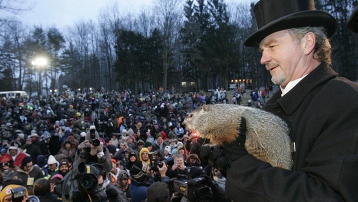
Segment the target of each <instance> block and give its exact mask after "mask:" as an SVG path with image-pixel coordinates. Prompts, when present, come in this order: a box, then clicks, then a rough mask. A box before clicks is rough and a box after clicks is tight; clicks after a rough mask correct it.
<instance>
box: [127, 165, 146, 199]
mask: <svg viewBox="0 0 358 202" xmlns="http://www.w3.org/2000/svg"><path fill="white" fill-rule="evenodd" d="M146 171H147V166H146V164H143V163H142V162H141V161H137V162H136V163H135V164H134V165H133V166H132V168H131V170H130V174H131V184H130V185H129V190H130V193H131V196H132V201H133V202H141V201H144V200H145V199H146V197H147V189H148V187H149V186H150V184H149V183H148V182H147V180H148V177H147V173H146Z"/></svg>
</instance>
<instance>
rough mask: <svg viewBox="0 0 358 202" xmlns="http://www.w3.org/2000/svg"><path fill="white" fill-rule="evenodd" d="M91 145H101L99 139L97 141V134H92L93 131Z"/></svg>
mask: <svg viewBox="0 0 358 202" xmlns="http://www.w3.org/2000/svg"><path fill="white" fill-rule="evenodd" d="M90 138H91V139H90V141H89V142H90V143H91V144H92V145H93V146H95V147H97V146H99V145H100V143H101V142H100V141H99V139H97V138H96V133H95V132H94V133H92V132H91V131H90Z"/></svg>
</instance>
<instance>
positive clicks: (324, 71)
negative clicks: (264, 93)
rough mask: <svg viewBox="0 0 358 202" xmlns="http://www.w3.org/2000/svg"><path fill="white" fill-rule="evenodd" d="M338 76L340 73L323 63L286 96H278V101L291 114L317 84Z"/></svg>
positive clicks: (286, 112) (287, 113)
mask: <svg viewBox="0 0 358 202" xmlns="http://www.w3.org/2000/svg"><path fill="white" fill-rule="evenodd" d="M337 76H338V74H337V73H336V72H335V71H334V70H333V69H332V68H331V67H330V66H328V65H327V64H324V63H321V64H320V65H319V66H318V67H317V68H316V69H314V70H313V71H312V72H311V73H310V74H308V75H307V76H306V77H305V78H304V79H302V81H301V82H299V83H298V84H297V85H296V86H295V87H294V88H293V89H292V90H291V91H289V92H288V93H287V94H286V95H285V96H283V97H280V96H279V97H277V103H278V104H279V105H280V106H281V108H282V110H283V111H284V112H285V114H286V115H291V114H292V113H293V112H294V111H295V110H296V109H297V108H298V107H299V105H300V104H301V103H302V102H303V100H304V99H305V97H306V96H307V95H308V94H309V93H310V92H311V91H312V90H313V89H314V88H315V87H316V86H318V85H320V84H322V83H324V82H326V81H327V80H330V79H332V78H334V77H337ZM278 93H280V94H281V92H278ZM280 94H279V95H280Z"/></svg>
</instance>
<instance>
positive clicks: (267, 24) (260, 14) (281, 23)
mask: <svg viewBox="0 0 358 202" xmlns="http://www.w3.org/2000/svg"><path fill="white" fill-rule="evenodd" d="M254 12H255V18H256V22H257V27H258V30H257V31H256V32H254V33H253V34H251V36H249V37H248V38H247V39H246V41H245V46H253V47H255V46H258V45H259V43H260V42H261V40H262V39H264V38H265V37H266V36H268V35H270V34H272V33H274V32H277V31H280V30H284V29H290V28H297V27H307V26H310V27H324V28H325V29H326V34H327V36H328V37H331V36H332V35H333V34H334V32H335V31H336V29H337V21H336V20H335V19H334V18H333V17H332V16H331V15H330V14H328V13H326V12H323V11H318V10H315V7H314V0H260V1H259V2H257V3H256V5H255V6H254Z"/></svg>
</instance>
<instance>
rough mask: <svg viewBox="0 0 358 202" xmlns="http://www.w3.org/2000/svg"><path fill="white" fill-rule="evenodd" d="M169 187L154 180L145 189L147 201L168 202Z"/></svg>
mask: <svg viewBox="0 0 358 202" xmlns="http://www.w3.org/2000/svg"><path fill="white" fill-rule="evenodd" d="M169 197H170V195H169V188H168V185H167V184H166V183H163V182H154V183H153V184H152V185H150V186H149V187H148V189H147V201H148V202H169V201H170V199H169Z"/></svg>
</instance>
